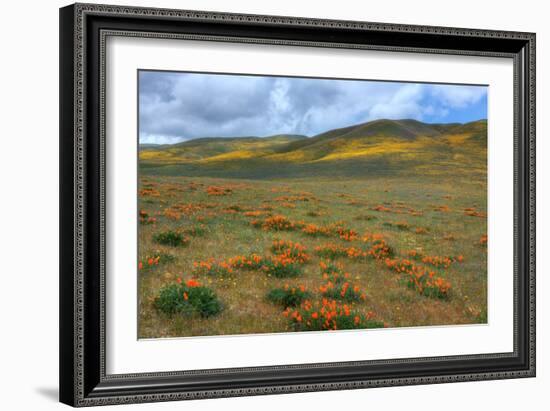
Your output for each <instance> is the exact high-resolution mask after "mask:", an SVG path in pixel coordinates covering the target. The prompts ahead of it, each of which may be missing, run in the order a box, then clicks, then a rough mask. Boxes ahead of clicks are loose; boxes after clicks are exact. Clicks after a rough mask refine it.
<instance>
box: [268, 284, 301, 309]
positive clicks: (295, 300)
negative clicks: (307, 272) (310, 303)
mask: <svg viewBox="0 0 550 411" xmlns="http://www.w3.org/2000/svg"><path fill="white" fill-rule="evenodd" d="M308 298H311V293H310V292H308V291H306V290H305V288H304V287H303V286H299V287H289V286H288V285H285V287H283V288H274V289H273V290H271V291H270V292H269V293H268V294H267V299H268V301H270V302H272V303H274V304H278V305H281V306H283V307H285V308H286V307H296V306H298V305H300V304H301V303H302V302H303V301H305V300H307V299H308Z"/></svg>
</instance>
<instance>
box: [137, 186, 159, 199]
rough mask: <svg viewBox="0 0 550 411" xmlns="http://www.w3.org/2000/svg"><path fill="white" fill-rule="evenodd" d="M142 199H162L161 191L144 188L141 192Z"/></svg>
mask: <svg viewBox="0 0 550 411" xmlns="http://www.w3.org/2000/svg"><path fill="white" fill-rule="evenodd" d="M139 196H140V197H160V191H158V190H155V189H153V188H142V189H141V190H139Z"/></svg>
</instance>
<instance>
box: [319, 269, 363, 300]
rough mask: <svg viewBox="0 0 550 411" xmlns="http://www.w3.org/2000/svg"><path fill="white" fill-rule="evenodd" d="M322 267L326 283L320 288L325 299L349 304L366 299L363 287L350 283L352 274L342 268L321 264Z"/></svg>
mask: <svg viewBox="0 0 550 411" xmlns="http://www.w3.org/2000/svg"><path fill="white" fill-rule="evenodd" d="M320 267H321V275H322V277H323V279H324V280H325V281H326V283H325V284H322V285H321V286H320V287H319V291H320V292H321V294H322V295H323V296H324V297H330V298H333V299H336V300H343V301H348V302H351V301H361V300H365V299H366V295H365V293H364V292H362V291H361V287H360V286H359V285H358V284H352V283H351V282H350V278H351V276H350V274H349V273H347V272H344V271H343V270H342V268H341V266H339V265H334V264H331V263H329V264H326V263H323V262H321V264H320Z"/></svg>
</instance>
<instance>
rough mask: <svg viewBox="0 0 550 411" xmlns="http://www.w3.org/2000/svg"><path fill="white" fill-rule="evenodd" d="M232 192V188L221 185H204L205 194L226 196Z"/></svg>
mask: <svg viewBox="0 0 550 411" xmlns="http://www.w3.org/2000/svg"><path fill="white" fill-rule="evenodd" d="M232 193H233V190H232V189H230V188H229V187H223V186H208V187H206V194H208V195H209V196H227V195H230V194H232Z"/></svg>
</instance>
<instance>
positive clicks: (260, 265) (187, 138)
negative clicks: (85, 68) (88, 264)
mask: <svg viewBox="0 0 550 411" xmlns="http://www.w3.org/2000/svg"><path fill="white" fill-rule="evenodd" d="M487 92H488V88H487V86H485V85H475V84H432V83H415V82H399V81H378V80H377V81H373V80H368V79H365V80H363V79H357V80H356V79H353V80H351V79H330V78H307V77H283V76H264V75H252V74H242V75H241V74H217V73H195V72H170V71H151V70H140V71H138V93H139V105H138V111H139V113H138V114H139V115H138V117H139V127H138V128H139V136H138V138H139V153H138V157H139V159H138V174H139V187H138V193H136V194H137V201H138V218H139V224H138V250H139V251H138V254H139V255H138V261H137V265H138V277H139V278H138V290H139V307H138V310H139V315H138V334H139V335H138V337H139V338H162V337H192V336H216V335H237V334H260V333H288V332H301V331H340V330H353V329H356V330H357V329H358V330H365V329H371V328H387V327H390V328H392V327H415V326H441V325H463V324H486V323H487V241H488V239H487Z"/></svg>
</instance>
